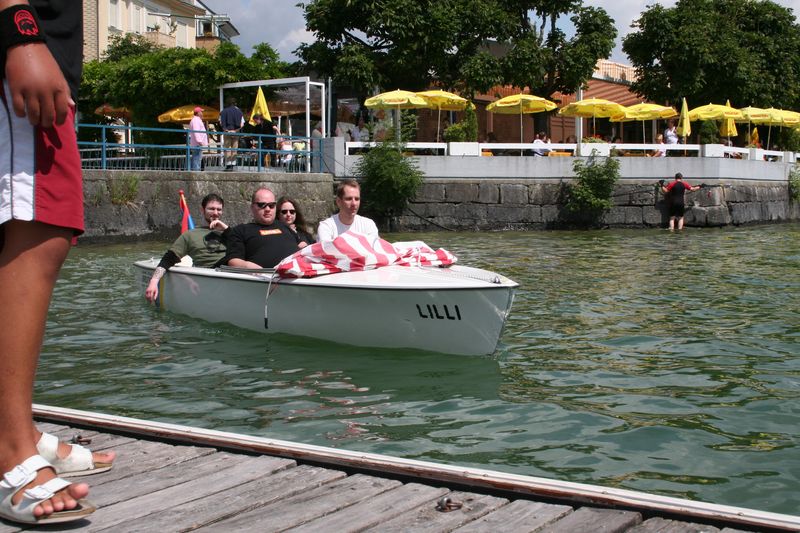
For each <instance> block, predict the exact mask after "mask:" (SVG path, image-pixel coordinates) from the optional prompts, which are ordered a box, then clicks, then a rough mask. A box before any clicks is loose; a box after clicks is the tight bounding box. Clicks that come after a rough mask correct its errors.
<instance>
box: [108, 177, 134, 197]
mask: <svg viewBox="0 0 800 533" xmlns="http://www.w3.org/2000/svg"><path fill="white" fill-rule="evenodd" d="M108 194H109V196H110V198H111V203H112V204H113V205H131V204H133V201H134V200H136V196H137V195H138V194H139V176H135V175H133V174H131V175H128V176H123V177H121V178H109V180H108Z"/></svg>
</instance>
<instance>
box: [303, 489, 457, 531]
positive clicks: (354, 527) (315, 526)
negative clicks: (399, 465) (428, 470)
mask: <svg viewBox="0 0 800 533" xmlns="http://www.w3.org/2000/svg"><path fill="white" fill-rule="evenodd" d="M448 492H449V489H447V488H445V487H431V486H428V485H420V484H419V483H407V484H405V485H401V486H399V487H396V488H394V489H392V490H389V491H386V492H384V493H382V494H378V495H377V496H374V497H372V498H369V499H368V500H365V501H362V502H360V503H356V504H354V505H351V506H350V507H346V508H344V509H342V510H340V511H336V512H334V513H331V514H329V515H326V516H323V517H320V518H317V519H316V520H312V521H311V522H308V523H306V524H303V525H301V526H299V527H295V528H292V529H289V530H288V531H291V532H292V533H300V532H302V533H311V532H320V533H322V532H326V531H336V532H337V533H345V532H349V531H363V530H365V529H368V528H371V527H374V526H377V525H378V524H382V523H383V522H385V521H387V520H391V519H392V518H394V517H396V516H398V515H400V514H403V513H406V512H408V511H411V510H412V509H415V508H417V507H419V506H422V505H428V504H430V502H436V501H437V500H438V499H439V498H441V497H442V496H444V495H445V494H447V493H448Z"/></svg>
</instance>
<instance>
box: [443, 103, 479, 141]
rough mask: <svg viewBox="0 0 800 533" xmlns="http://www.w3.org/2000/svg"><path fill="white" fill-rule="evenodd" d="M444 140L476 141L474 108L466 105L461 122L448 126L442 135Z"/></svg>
mask: <svg viewBox="0 0 800 533" xmlns="http://www.w3.org/2000/svg"><path fill="white" fill-rule="evenodd" d="M442 138H443V139H444V142H448V143H455V142H477V141H478V117H477V116H476V115H475V108H473V107H467V108H466V109H464V116H463V117H462V118H461V122H459V123H457V124H453V125H451V126H449V127H448V128H447V129H446V130H444V134H443V135H442Z"/></svg>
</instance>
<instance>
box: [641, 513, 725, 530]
mask: <svg viewBox="0 0 800 533" xmlns="http://www.w3.org/2000/svg"><path fill="white" fill-rule="evenodd" d="M627 533H720V530H719V528H716V527H714V526H709V525H706V524H695V523H692V522H681V521H678V520H669V519H666V518H661V517H654V518H650V519H648V520H645V521H644V522H642V523H641V524H639V525H638V526H636V527H633V528H631V529H630V530H629V531H628V532H627Z"/></svg>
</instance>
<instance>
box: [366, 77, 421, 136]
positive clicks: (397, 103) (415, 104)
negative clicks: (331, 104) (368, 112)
mask: <svg viewBox="0 0 800 533" xmlns="http://www.w3.org/2000/svg"><path fill="white" fill-rule="evenodd" d="M364 106H366V107H368V108H370V109H394V110H395V116H394V119H395V120H394V123H395V135H396V136H397V140H398V141H399V140H400V110H401V109H419V108H422V107H427V106H428V102H426V101H425V99H424V98H422V97H421V96H417V94H416V93H412V92H411V91H403V90H400V89H397V90H394V91H389V92H386V93H381V94H376V95H375V96H373V97H371V98H367V99H366V101H364Z"/></svg>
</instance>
